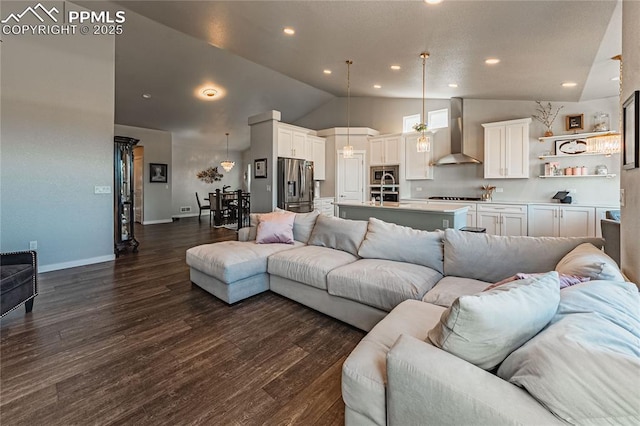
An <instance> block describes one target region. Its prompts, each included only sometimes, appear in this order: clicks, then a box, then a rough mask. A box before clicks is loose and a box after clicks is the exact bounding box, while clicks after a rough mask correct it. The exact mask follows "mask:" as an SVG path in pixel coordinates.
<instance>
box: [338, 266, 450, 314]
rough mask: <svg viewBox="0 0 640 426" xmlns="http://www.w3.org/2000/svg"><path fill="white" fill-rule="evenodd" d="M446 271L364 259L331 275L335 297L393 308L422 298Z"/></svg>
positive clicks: (381, 307)
mask: <svg viewBox="0 0 640 426" xmlns="http://www.w3.org/2000/svg"><path fill="white" fill-rule="evenodd" d="M441 278H442V274H441V273H440V272H437V271H434V270H433V269H431V268H427V267H425V266H421V265H415V264H413V263H404V262H395V261H392V260H382V259H360V260H358V261H357V262H354V263H350V264H348V265H345V266H342V267H340V268H336V269H334V270H333V271H331V272H330V273H329V275H328V276H327V290H328V291H329V294H331V295H333V296H339V297H344V298H345V299H350V300H355V301H356V302H360V303H364V304H365V305H369V306H373V307H374V308H379V309H382V310H385V311H390V310H392V309H393V308H395V307H396V306H397V305H398V304H400V303H401V302H403V301H405V300H408V299H415V300H420V299H421V298H422V296H424V294H425V293H426V292H427V291H428V290H429V289H431V288H432V287H433V286H434V285H435V284H436V283H437V282H438V281H439V280H440V279H441Z"/></svg>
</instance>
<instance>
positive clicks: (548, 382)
mask: <svg viewBox="0 0 640 426" xmlns="http://www.w3.org/2000/svg"><path fill="white" fill-rule="evenodd" d="M639 307H640V296H639V294H638V289H637V287H636V286H635V285H634V284H631V283H626V282H614V281H591V282H588V283H583V284H578V285H576V286H573V287H570V288H567V289H566V290H563V291H562V292H560V304H559V306H558V312H557V313H556V315H555V316H554V318H553V320H552V321H551V324H550V325H549V326H548V327H547V328H546V329H545V330H543V331H542V332H541V333H540V334H538V335H537V336H535V337H534V338H533V339H531V340H530V341H529V342H527V343H526V344H525V345H523V346H522V347H521V348H520V349H518V350H516V351H514V352H513V353H512V354H511V355H509V356H508V357H507V359H505V361H504V362H503V363H502V365H501V366H500V368H499V369H498V376H500V377H501V378H503V379H504V380H508V381H509V382H511V383H513V384H515V385H517V386H520V387H522V388H525V389H526V390H527V392H529V393H530V394H531V395H532V396H533V397H534V398H536V399H537V400H538V401H539V402H540V403H541V404H543V405H544V406H545V407H547V409H549V410H550V411H551V412H553V413H554V414H555V415H556V416H558V417H560V418H561V419H563V420H565V421H566V422H568V423H571V424H583V425H593V424H629V425H631V424H634V425H635V424H640V393H639V392H638V383H640V308H639Z"/></svg>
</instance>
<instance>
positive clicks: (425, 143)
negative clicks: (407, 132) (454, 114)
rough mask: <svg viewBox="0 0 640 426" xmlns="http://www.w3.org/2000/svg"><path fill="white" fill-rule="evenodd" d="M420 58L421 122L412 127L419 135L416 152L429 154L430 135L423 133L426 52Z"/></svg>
mask: <svg viewBox="0 0 640 426" xmlns="http://www.w3.org/2000/svg"><path fill="white" fill-rule="evenodd" d="M420 57H421V58H422V122H421V123H420V124H418V125H416V126H415V127H414V129H416V130H417V131H419V132H420V133H421V135H420V137H419V138H418V141H417V142H416V149H417V151H418V152H429V151H431V135H429V136H427V135H426V134H425V133H426V131H427V130H428V127H427V122H426V121H427V120H426V115H425V103H426V97H427V92H426V80H427V72H426V65H427V58H428V57H429V54H428V53H427V52H422V53H421V54H420Z"/></svg>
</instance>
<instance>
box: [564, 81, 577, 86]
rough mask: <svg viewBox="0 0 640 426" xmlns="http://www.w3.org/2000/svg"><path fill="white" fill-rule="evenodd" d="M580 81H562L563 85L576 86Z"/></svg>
mask: <svg viewBox="0 0 640 426" xmlns="http://www.w3.org/2000/svg"><path fill="white" fill-rule="evenodd" d="M577 85H578V83H574V82H573V81H567V82H564V83H562V87H576V86H577Z"/></svg>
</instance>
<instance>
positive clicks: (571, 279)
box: [482, 272, 591, 291]
mask: <svg viewBox="0 0 640 426" xmlns="http://www.w3.org/2000/svg"><path fill="white" fill-rule="evenodd" d="M540 275H544V274H525V273H523V272H518V273H517V274H515V275H514V276H512V277H509V278H505V279H504V280H502V281H500V282H497V283H495V284H491V285H490V286H488V287H487V288H485V289H484V290H482V291H488V290H491V289H493V288H496V287H499V286H501V285H502V284H506V283H509V282H511V281H516V280H524V279H527V278H531V277H536V276H540ZM558 276H559V277H560V290H562V289H563V288H567V287H571V286H572V285H576V284H580V283H584V282H587V281H589V280H591V278H589V277H580V276H578V275H567V274H560V273H559V274H558Z"/></svg>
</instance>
